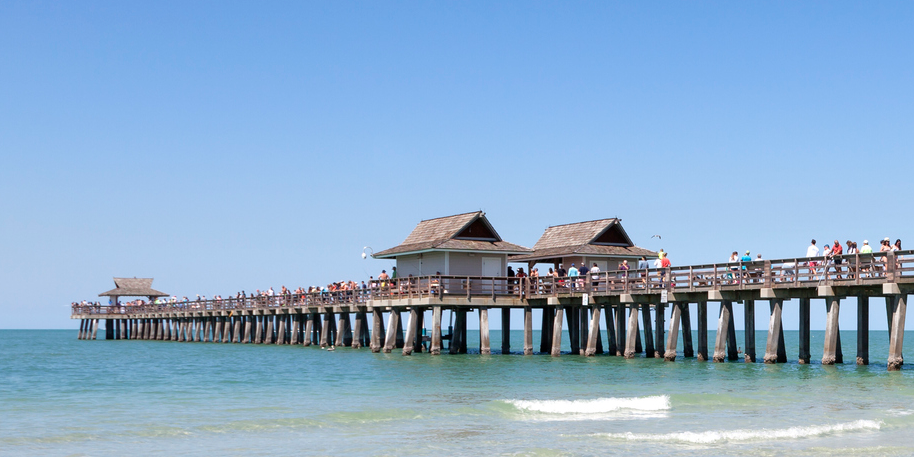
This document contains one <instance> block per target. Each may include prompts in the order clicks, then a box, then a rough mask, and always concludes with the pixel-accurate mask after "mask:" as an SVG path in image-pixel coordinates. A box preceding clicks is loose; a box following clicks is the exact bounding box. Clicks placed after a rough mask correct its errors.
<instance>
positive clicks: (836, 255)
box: [831, 240, 844, 279]
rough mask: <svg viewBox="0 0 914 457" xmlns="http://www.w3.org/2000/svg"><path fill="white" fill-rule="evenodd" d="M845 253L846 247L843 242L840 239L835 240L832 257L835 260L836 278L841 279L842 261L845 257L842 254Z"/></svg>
mask: <svg viewBox="0 0 914 457" xmlns="http://www.w3.org/2000/svg"><path fill="white" fill-rule="evenodd" d="M842 255H844V248H843V247H842V246H841V243H840V242H838V240H835V243H834V244H833V245H832V248H831V257H832V259H833V260H834V264H835V278H836V279H841V263H842V262H843V261H844V259H842V258H841V256H842Z"/></svg>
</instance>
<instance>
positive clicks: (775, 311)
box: [764, 300, 786, 363]
mask: <svg viewBox="0 0 914 457" xmlns="http://www.w3.org/2000/svg"><path fill="white" fill-rule="evenodd" d="M769 308H770V309H771V318H770V319H769V320H768V340H767V343H766V344H765V359H764V360H765V363H778V362H781V363H783V362H786V360H785V361H781V360H778V354H779V353H780V352H782V351H783V348H781V347H780V345H782V344H784V343H783V341H784V340H783V336H784V330H783V326H782V321H781V314H782V312H783V308H784V300H769Z"/></svg>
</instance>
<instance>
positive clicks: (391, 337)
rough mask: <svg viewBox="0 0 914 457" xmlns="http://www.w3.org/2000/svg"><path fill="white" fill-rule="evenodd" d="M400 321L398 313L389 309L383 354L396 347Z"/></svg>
mask: <svg viewBox="0 0 914 457" xmlns="http://www.w3.org/2000/svg"><path fill="white" fill-rule="evenodd" d="M399 321H400V312H399V311H396V310H394V309H392V308H391V310H390V315H389V317H388V318H387V338H385V339H384V352H385V353H390V352H392V351H393V350H394V347H395V346H396V345H397V335H396V333H397V327H398V325H397V324H398V323H399Z"/></svg>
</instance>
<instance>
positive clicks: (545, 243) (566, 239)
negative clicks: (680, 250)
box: [510, 218, 657, 262]
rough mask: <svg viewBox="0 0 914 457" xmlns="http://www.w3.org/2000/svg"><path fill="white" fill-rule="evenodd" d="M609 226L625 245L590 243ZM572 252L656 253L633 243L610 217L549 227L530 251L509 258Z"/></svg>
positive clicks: (560, 255) (544, 256) (650, 255)
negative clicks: (615, 231)
mask: <svg viewBox="0 0 914 457" xmlns="http://www.w3.org/2000/svg"><path fill="white" fill-rule="evenodd" d="M613 227H616V229H617V230H619V232H620V233H621V235H622V237H623V238H624V240H625V243H620V244H626V246H621V245H605V244H594V241H595V240H596V239H597V238H599V237H600V235H602V234H603V233H605V232H606V231H607V230H609V229H611V228H613ZM573 255H595V256H634V257H640V256H646V257H652V256H653V257H656V256H657V253H656V252H654V251H651V250H648V249H644V248H641V247H638V246H635V245H634V243H632V242H631V239H630V238H629V237H628V234H626V233H625V230H624V229H623V228H622V225H621V223H620V221H619V219H616V218H611V219H599V220H596V221H587V222H576V223H573V224H564V225H556V226H552V227H549V228H547V229H546V231H545V232H544V233H543V236H541V237H540V239H539V241H537V242H536V245H534V246H533V252H532V253H530V254H521V255H516V256H511V259H510V260H511V261H512V262H514V261H517V262H520V261H527V260H541V259H551V258H558V257H564V256H573Z"/></svg>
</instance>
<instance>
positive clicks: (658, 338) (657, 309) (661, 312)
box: [654, 303, 675, 359]
mask: <svg viewBox="0 0 914 457" xmlns="http://www.w3.org/2000/svg"><path fill="white" fill-rule="evenodd" d="M674 306H675V305H674ZM665 314H666V310H665V307H664V306H663V303H657V304H655V305H654V358H657V359H660V358H663V357H664V356H665V352H666V351H665V350H664V347H663V343H665V341H664V338H663V332H664V325H663V318H664V317H665Z"/></svg>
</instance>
